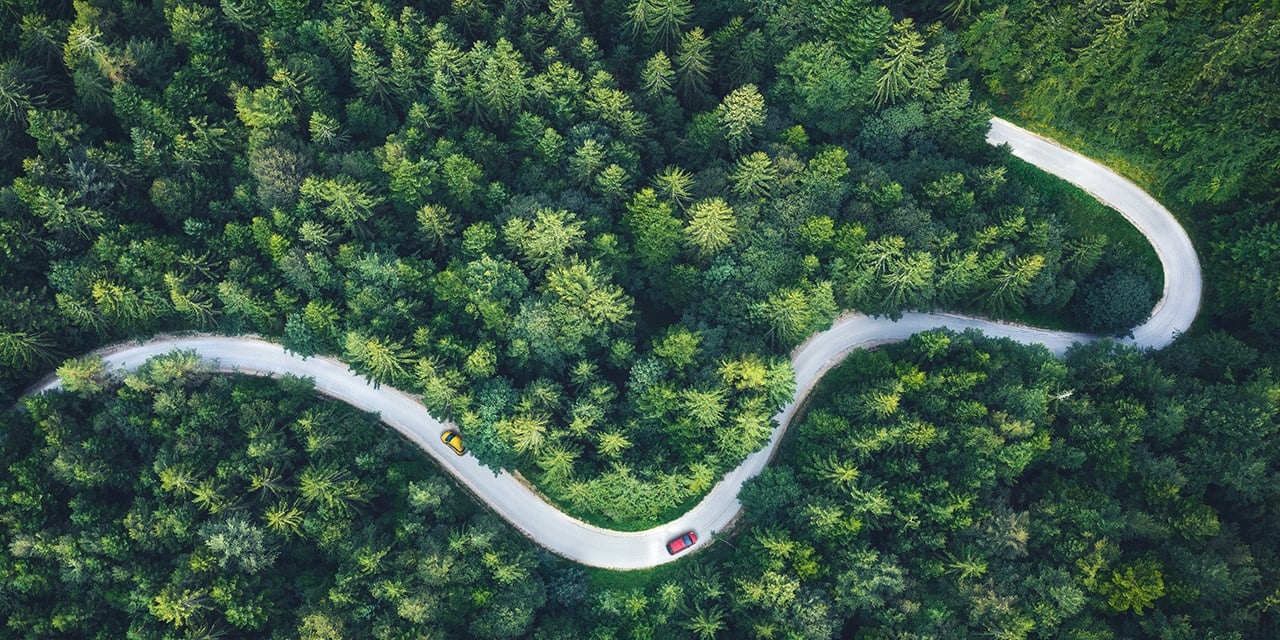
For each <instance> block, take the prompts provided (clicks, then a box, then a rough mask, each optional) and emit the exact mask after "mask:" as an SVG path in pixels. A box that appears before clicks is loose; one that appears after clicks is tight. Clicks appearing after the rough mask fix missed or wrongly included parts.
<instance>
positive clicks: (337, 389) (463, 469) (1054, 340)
mask: <svg viewBox="0 0 1280 640" xmlns="http://www.w3.org/2000/svg"><path fill="white" fill-rule="evenodd" d="M991 123H992V128H991V132H990V133H989V134H988V136H987V140H988V142H990V143H992V144H996V145H999V144H1009V145H1010V146H1011V147H1012V149H1013V153H1014V155H1016V156H1018V157H1020V158H1022V159H1024V160H1026V161H1028V162H1030V163H1032V164H1034V165H1037V166H1039V167H1040V168H1042V169H1044V170H1046V171H1048V172H1050V173H1053V174H1056V175H1058V176H1061V177H1063V178H1065V179H1066V180H1068V181H1070V182H1072V183H1074V184H1076V185H1078V186H1080V187H1081V188H1083V189H1084V190H1085V191H1088V192H1089V193H1091V194H1093V195H1094V196H1096V197H1097V198H1098V199H1099V200H1102V201H1103V202H1104V203H1106V204H1108V205H1110V206H1112V207H1114V208H1116V209H1118V210H1119V211H1120V212H1121V213H1123V214H1124V216H1125V217H1126V218H1128V219H1129V220H1130V221H1131V222H1133V224H1134V226H1136V227H1137V228H1138V229H1140V230H1141V231H1142V232H1143V234H1145V235H1146V236H1147V238H1148V239H1149V240H1150V241H1151V244H1152V245H1153V246H1154V247H1155V249H1156V253H1157V254H1158V255H1159V256H1160V261H1161V263H1162V264H1163V265H1164V281H1165V286H1164V295H1163V297H1161V299H1160V301H1159V302H1158V303H1157V304H1156V307H1155V310H1154V312H1153V314H1152V316H1151V319H1150V320H1148V321H1147V322H1146V323H1145V324H1143V325H1142V326H1141V327H1138V328H1136V329H1135V330H1134V332H1133V338H1132V339H1129V340H1127V342H1129V343H1130V344H1134V345H1137V346H1140V347H1149V348H1160V347H1163V346H1165V345H1167V344H1169V342H1171V341H1172V340H1173V338H1174V337H1175V336H1176V335H1177V333H1179V332H1181V331H1185V330H1186V329H1187V328H1188V327H1189V326H1190V325H1191V322H1192V321H1193V320H1194V319H1195V315H1196V312H1197V310H1198V308H1199V305H1200V294H1201V289H1202V283H1201V277H1200V263H1199V260H1198V259H1197V258H1196V254H1195V250H1194V249H1193V248H1192V246H1191V241H1190V239H1189V238H1188V237H1187V234H1186V232H1185V231H1183V229H1182V227H1180V226H1179V225H1178V223H1177V221H1175V220H1174V219H1173V216H1172V215H1170V214H1169V212H1168V211H1167V210H1166V209H1165V208H1164V207H1162V206H1160V204H1159V203H1158V202H1156V201H1155V200H1154V199H1152V198H1151V197H1150V196H1148V195H1147V194H1146V193H1144V192H1143V191H1142V190H1141V189H1139V188H1138V187H1136V186H1134V185H1133V184H1132V183H1130V182H1128V181H1127V180H1125V179H1123V178H1121V177H1119V176H1117V175H1116V174H1115V173H1113V172H1111V171H1110V170H1108V169H1106V168H1105V167H1103V166H1101V165H1099V164H1097V163H1095V162H1093V161H1091V160H1089V159H1087V158H1085V157H1083V156H1081V155H1079V154H1077V153H1075V152H1073V151H1070V150H1068V149H1065V148H1063V147H1061V146H1058V145H1056V144H1054V143H1053V142H1051V141H1048V140H1045V139H1043V138H1040V137H1038V136H1035V135H1034V134H1031V133H1029V132H1027V131H1025V130H1023V129H1019V128H1018V127H1015V126H1013V125H1011V124H1009V123H1007V122H1005V121H1003V120H1000V119H998V118H994V119H992V121H991ZM938 327H946V328H949V329H955V330H964V329H968V328H971V327H972V328H977V329H981V330H982V331H983V332H985V333H987V334H988V335H994V336H1000V337H1007V338H1012V339H1013V340H1016V341H1018V342H1022V343H1026V344H1044V345H1046V346H1047V347H1048V348H1049V349H1050V350H1051V351H1052V352H1054V353H1055V354H1059V355H1060V354H1062V353H1063V352H1064V351H1066V350H1067V348H1069V347H1070V346H1071V345H1072V344H1074V343H1076V342H1083V341H1088V340H1091V339H1092V337H1091V336H1088V335H1084V334H1074V333H1066V332H1061V331H1051V330H1047V329H1037V328H1035V327H1029V326H1022V325H1014V324H1007V323H998V322H993V321H990V320H986V319H982V318H973V317H966V316H960V315H951V314H943V313H908V314H906V315H905V316H904V317H903V318H902V319H901V320H898V321H892V320H888V319H885V318H871V317H867V316H864V315H861V314H847V315H845V316H842V317H841V318H840V319H839V320H837V321H836V322H835V324H834V325H833V326H832V327H831V328H830V329H828V330H826V331H823V332H821V333H818V334H815V335H814V336H812V337H810V338H809V340H808V341H806V342H805V343H804V344H803V345H801V346H800V347H798V348H797V349H796V350H795V351H794V352H793V353H792V366H793V367H794V368H795V370H796V388H797V390H796V400H794V401H792V403H791V404H789V405H787V406H786V407H785V408H784V409H783V410H782V411H781V412H780V413H779V414H778V415H777V416H776V420H777V422H778V424H779V425H780V426H779V427H777V428H776V429H774V432H773V436H772V438H771V439H770V441H769V446H768V447H766V448H765V449H763V450H761V451H758V452H756V453H755V454H753V455H751V456H749V457H748V458H747V459H746V461H745V462H743V464H742V465H740V466H739V467H738V468H736V469H734V470H733V471H731V472H729V473H728V474H726V475H725V477H724V478H723V479H721V481H720V482H719V484H717V485H716V486H715V487H714V488H713V489H712V490H711V492H710V493H708V494H707V496H706V497H705V498H704V499H703V500H702V502H700V503H698V505H697V506H695V507H694V508H693V509H691V510H690V511H689V512H687V513H685V514H684V515H683V516H681V517H680V518H678V519H676V520H675V521H672V522H669V523H667V524H664V525H662V526H659V527H655V528H653V529H649V530H647V531H638V532H619V531H610V530H607V529H601V528H599V527H594V526H591V525H588V524H586V523H583V522H580V521H578V520H575V519H573V518H570V517H569V516H567V515H565V514H564V513H562V512H560V511H559V510H558V509H556V508H555V507H552V506H551V505H550V504H548V503H547V502H546V501H544V500H543V499H542V498H541V497H540V496H538V495H537V494H536V493H535V492H534V491H532V490H531V489H530V488H529V487H528V486H526V485H525V484H523V483H521V482H520V481H519V480H518V479H517V478H515V477H513V476H512V475H511V474H509V473H502V474H499V475H496V476H495V475H494V473H493V472H492V471H490V470H489V469H486V468H484V467H481V466H480V465H479V464H477V463H476V461H475V459H474V458H472V457H471V456H463V457H458V456H456V455H454V454H453V453H452V452H451V451H450V450H449V449H448V448H447V447H446V446H445V445H444V444H443V443H441V442H440V434H441V433H443V432H444V431H445V430H446V429H448V428H450V427H449V426H447V425H446V424H444V423H442V422H440V421H439V420H436V419H435V418H433V417H431V415H430V414H428V413H427V411H426V409H425V408H424V407H423V406H422V404H421V403H419V402H418V401H417V400H415V399H414V398H413V397H411V396H409V395H408V394H405V393H402V392H400V391H397V390H396V389H393V388H390V387H385V386H384V387H381V388H374V387H373V386H372V385H370V384H369V383H367V382H366V381H365V380H364V379H363V378H361V377H359V376H356V375H355V374H353V373H351V372H350V371H349V370H348V368H347V365H345V364H343V363H341V362H339V361H337V360H335V359H332V358H325V357H312V358H308V359H305V360H304V359H302V358H300V357H298V356H295V355H292V354H289V353H287V352H285V351H284V349H283V348H282V347H281V346H280V345H278V344H274V343H271V342H266V341H264V340H260V339H257V338H251V337H223V336H189V337H173V338H161V339H156V340H153V341H149V342H145V343H142V344H124V345H116V346H115V347H111V348H108V349H105V350H103V351H101V352H99V353H100V354H101V355H102V356H103V359H104V360H105V361H106V362H107V363H108V364H109V365H111V366H114V367H119V368H124V369H128V368H132V367H136V366H137V365H139V364H141V363H142V362H144V361H146V360H147V359H148V358H151V357H153V356H156V355H160V354H163V353H167V352H169V351H171V350H174V349H183V350H186V349H190V350H195V351H196V352H198V353H200V354H201V356H202V357H203V358H204V359H205V360H206V361H207V362H209V363H210V364H211V365H212V366H214V367H215V368H216V369H217V370H220V371H239V372H242V373H251V374H258V375H274V376H280V375H285V374H292V375H296V376H305V377H310V378H313V379H315V383H316V389H317V390H318V391H320V392H321V393H324V394H325V395H327V396H330V397H333V398H336V399H338V400H342V401H343V402H346V403H348V404H351V405H353V406H355V407H358V408H360V409H363V410H366V411H371V412H375V413H378V414H380V415H381V418H382V421H383V422H385V423H386V424H388V425H390V426H391V427H393V428H395V429H396V430H397V431H399V432H401V433H403V434H404V435H405V436H406V437H408V438H409V439H410V440H412V441H413V442H415V443H417V444H418V446H420V447H422V449H423V450H424V451H425V452H426V453H427V454H428V455H430V456H432V457H433V458H435V460H436V461H437V462H439V463H440V465H441V466H442V467H443V468H444V469H445V470H446V471H448V472H449V473H451V474H453V476H454V477H456V478H457V479H458V481H459V482H461V483H462V484H464V485H466V486H467V487H468V488H469V489H470V490H471V491H472V492H473V493H475V494H476V495H477V496H479V497H480V499H481V500H483V501H484V502H485V503H487V504H488V505H489V507H490V508H492V509H493V510H494V511H495V512H496V513H497V514H498V515H500V516H501V517H503V518H504V519H506V520H507V521H508V522H510V523H511V524H512V525H513V526H515V527H516V528H517V529H519V530H520V531H522V532H524V534H525V535H527V536H529V538H531V539H532V540H533V541H534V542H537V543H538V544H540V545H542V546H544V547H546V548H547V549H550V550H551V551H553V552H555V553H557V554H559V555H561V556H564V557H566V558H569V559H571V560H575V561H577V562H581V563H583V564H587V565H592V566H597V567H606V568H612V569H642V568H648V567H653V566H656V565H659V564H663V563H666V562H671V561H673V560H675V559H678V558H680V557H683V556H684V555H687V554H688V553H692V552H696V551H697V550H698V549H700V548H703V547H705V546H706V545H707V544H708V543H710V542H711V541H712V540H713V539H714V538H715V534H716V532H718V531H722V530H724V529H725V527H727V526H728V525H729V524H730V523H731V522H732V521H733V519H734V518H735V517H737V515H738V513H739V511H741V507H742V506H741V504H740V503H739V502H738V499H737V496H738V491H739V489H741V487H742V484H743V482H745V481H746V480H747V479H749V478H751V477H753V476H755V475H756V474H758V473H759V472H760V470H761V469H763V468H764V466H765V465H766V464H767V463H768V461H769V458H770V457H771V456H772V455H773V452H774V451H775V449H776V447H777V445H778V442H779V441H780V440H781V438H782V435H783V432H784V431H785V430H786V425H787V424H788V423H789V422H790V420H791V418H792V416H793V415H794V412H795V408H796V406H797V402H798V401H799V400H802V399H803V398H804V397H805V396H807V395H808V394H809V392H810V391H811V390H812V389H813V386H814V384H815V383H816V382H817V381H818V379H819V378H821V376H822V374H823V373H824V372H825V371H827V370H828V369H829V368H831V367H832V366H834V365H835V364H836V363H838V362H839V361H840V360H841V359H842V358H843V357H844V356H845V355H846V354H848V353H849V352H850V351H852V350H853V349H857V348H860V347H866V346H872V345H877V344H882V343H886V342H893V341H897V340H902V339H905V338H907V337H909V336H911V335H912V334H915V333H918V332H920V331H924V330H928V329H933V328H938ZM57 384H58V382H57V381H56V380H53V381H50V382H49V383H48V384H46V385H44V387H43V389H49V388H53V387H56V386H57ZM463 435H464V441H465V434H463ZM686 531H696V532H697V533H698V536H699V541H698V543H697V545H695V547H694V549H693V550H692V551H691V552H686V553H685V554H682V555H681V556H676V557H672V556H669V555H668V554H667V552H666V548H665V545H666V543H667V542H668V541H670V540H672V539H673V538H675V537H677V536H679V535H680V534H682V533H684V532H686Z"/></svg>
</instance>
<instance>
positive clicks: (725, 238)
mask: <svg viewBox="0 0 1280 640" xmlns="http://www.w3.org/2000/svg"><path fill="white" fill-rule="evenodd" d="M737 225H738V223H737V219H736V218H735V217H734V215H733V209H732V208H731V207H729V205H728V203H726V202H725V201H724V200H721V199H720V198H709V199H706V200H701V201H699V202H697V203H695V204H694V205H693V206H692V207H689V224H688V226H686V227H685V241H686V242H687V243H688V245H689V248H690V249H692V250H693V252H694V253H695V254H697V255H698V256H699V257H701V258H710V257H712V256H714V255H715V254H717V253H719V252H720V251H722V250H723V249H724V248H725V247H728V246H729V244H730V243H732V242H733V235H734V233H735V232H736V231H737Z"/></svg>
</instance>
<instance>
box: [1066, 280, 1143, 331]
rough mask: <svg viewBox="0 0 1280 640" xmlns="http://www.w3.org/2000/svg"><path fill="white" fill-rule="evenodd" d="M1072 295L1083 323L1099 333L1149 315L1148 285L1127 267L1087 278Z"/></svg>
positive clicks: (1133, 323) (1119, 328) (1130, 324)
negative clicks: (1074, 294) (1076, 301)
mask: <svg viewBox="0 0 1280 640" xmlns="http://www.w3.org/2000/svg"><path fill="white" fill-rule="evenodd" d="M1075 299H1076V300H1078V303H1077V306H1076V310H1077V313H1079V314H1080V318H1081V322H1082V323H1083V324H1084V326H1085V327H1087V328H1089V330H1091V331H1096V332H1098V333H1102V334H1114V333H1123V332H1125V331H1127V330H1129V329H1130V328H1131V327H1135V326H1137V325H1140V324H1142V322H1143V321H1144V320H1146V319H1147V316H1149V315H1151V311H1150V309H1151V285H1150V283H1148V282H1147V281H1146V280H1145V279H1144V278H1143V277H1142V276H1140V275H1138V274H1137V273H1136V272H1135V271H1133V270H1130V269H1123V268H1122V269H1118V270H1116V271H1112V272H1111V273H1108V274H1106V275H1104V276H1101V277H1096V278H1093V279H1091V280H1089V281H1086V282H1085V283H1084V284H1083V285H1082V286H1081V287H1080V289H1079V290H1077V291H1076V296H1075Z"/></svg>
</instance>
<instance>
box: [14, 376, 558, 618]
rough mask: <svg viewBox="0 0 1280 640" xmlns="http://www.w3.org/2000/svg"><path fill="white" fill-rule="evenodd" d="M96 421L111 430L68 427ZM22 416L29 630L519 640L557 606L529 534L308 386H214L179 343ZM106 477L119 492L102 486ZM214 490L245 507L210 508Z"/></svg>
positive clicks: (19, 605)
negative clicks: (94, 477)
mask: <svg viewBox="0 0 1280 640" xmlns="http://www.w3.org/2000/svg"><path fill="white" fill-rule="evenodd" d="M78 419H88V420H90V421H92V422H93V423H95V424H96V425H97V426H96V427H95V428H94V429H89V430H85V429H68V428H66V427H65V425H68V424H69V423H70V422H71V421H72V420H78ZM6 424H8V425H10V427H11V429H10V431H9V432H8V433H7V438H6V445H5V447H3V448H2V449H0V455H2V456H3V460H4V463H5V464H6V466H7V467H10V466H11V467H12V468H14V469H19V470H20V471H19V472H18V473H17V474H13V475H6V477H5V479H4V480H3V481H0V484H3V485H4V489H5V495H6V496H11V497H17V498H18V500H17V501H14V500H11V499H10V498H9V497H6V498H5V500H4V501H3V502H0V504H3V509H2V510H0V513H3V516H4V517H3V526H4V528H5V536H6V539H10V540H12V541H13V544H12V545H11V546H7V547H6V551H5V553H4V554H0V574H3V575H4V576H6V581H5V586H4V587H3V593H4V596H5V601H4V602H5V604H4V605H3V606H4V607H5V610H6V613H7V615H6V620H7V625H8V629H9V632H10V633H13V634H17V635H19V636H28V635H31V636H34V635H41V634H44V633H47V632H48V633H57V634H66V635H72V636H77V637H123V636H125V635H129V634H139V633H141V634H146V635H148V636H154V637H163V636H165V635H175V634H176V635H179V636H184V637H207V635H208V634H209V633H210V632H211V631H213V630H223V631H225V633H228V634H234V635H236V636H237V637H245V638H266V637H270V636H271V635H272V634H274V633H278V630H279V629H282V628H290V627H292V626H294V625H297V627H298V629H299V632H300V633H302V634H304V635H307V636H308V637H326V635H328V636H329V637H332V634H337V633H339V632H340V631H341V630H342V629H356V628H359V626H360V624H359V623H358V622H357V621H358V620H364V621H365V622H364V624H366V625H368V626H372V627H376V628H377V629H379V631H378V632H377V633H376V634H375V635H384V634H392V635H402V634H408V633H411V632H413V631H414V630H415V629H417V630H420V629H421V628H422V626H421V625H430V627H431V628H432V629H435V630H438V631H439V632H440V633H444V634H446V635H450V636H463V635H466V634H469V633H474V634H477V635H481V634H483V635H485V636H486V637H519V636H523V635H526V634H528V633H529V632H530V631H531V628H532V625H533V621H534V614H535V613H536V612H537V611H539V610H540V609H542V607H543V603H544V602H545V595H544V594H545V587H544V580H545V578H544V577H543V574H542V571H543V569H542V568H541V567H540V566H539V564H538V563H537V562H536V561H535V560H534V558H535V556H534V554H533V552H532V549H531V545H530V543H529V542H528V541H527V540H525V539H524V538H523V537H521V536H520V535H519V534H517V533H515V532H514V531H512V530H510V529H508V528H506V527H504V526H501V525H499V524H497V523H496V522H495V521H494V520H493V518H492V517H490V516H485V515H478V514H476V513H475V508H474V507H473V506H472V504H471V503H470V502H469V501H468V500H466V499H462V500H459V499H458V496H457V495H455V494H456V492H455V490H454V489H453V487H452V485H451V484H450V483H448V482H446V481H445V480H444V479H442V477H440V476H439V475H437V474H435V473H434V472H432V471H430V470H429V469H430V465H429V464H427V463H425V462H424V461H423V459H422V454H421V452H418V451H417V450H416V449H414V448H413V447H412V446H411V445H409V444H408V443H406V442H404V441H403V440H402V439H400V438H399V437H398V436H395V435H393V434H390V433H388V432H387V431H386V430H384V429H381V428H379V426H378V425H377V422H376V420H375V419H374V418H373V417H372V416H369V415H366V414H362V413H359V412H356V411H355V410H352V409H350V408H349V407H346V406H345V405H331V404H327V403H323V402H320V401H318V400H317V399H316V397H315V390H314V388H313V387H312V386H311V385H310V384H309V383H307V382H305V381H301V380H297V379H284V380H281V381H272V380H257V379H245V378H229V377H211V376H208V375H205V374H203V373H202V372H200V371H199V369H198V367H196V366H195V365H194V364H193V362H192V359H191V358H190V357H188V356H183V355H180V354H176V355H170V356H165V357H164V358H162V359H157V360H152V361H151V362H149V363H147V364H145V365H143V366H142V367H141V368H140V369H139V370H138V371H137V372H136V373H133V374H131V375H130V376H129V377H127V378H124V379H119V378H116V379H111V380H105V381H102V385H101V386H100V387H99V388H97V389H87V388H82V389H80V391H78V392H77V393H76V394H70V393H57V394H52V395H46V396H41V397H38V398H32V399H30V400H29V401H28V403H27V410H26V411H15V410H11V411H10V413H9V414H8V416H7V419H6ZM46 454H47V455H46ZM101 469H111V474H112V476H113V478H114V480H113V481H112V483H111V488H110V489H105V488H104V489H97V488H94V487H93V486H91V485H89V484H86V483H85V482H84V480H86V479H88V477H89V474H90V473H92V472H94V471H95V470H101ZM215 486H216V489H212V487H215ZM209 491H213V492H214V493H217V494H218V496H219V498H218V499H220V500H222V501H224V502H225V503H227V504H228V505H235V506H234V507H232V508H228V509H225V510H222V511H220V512H219V513H216V514H212V513H208V512H207V511H208V510H207V509H204V508H202V505H205V504H208V500H207V499H206V495H205V494H206V493H208V492H209ZM32 492H38V493H39V494H40V495H41V496H42V498H41V499H39V500H27V499H26V498H24V497H23V496H33V497H34V495H35V494H34V493H32ZM353 493H359V500H358V505H359V506H357V507H356V508H354V509H348V508H345V507H342V506H340V505H341V504H342V503H343V502H345V501H349V500H351V497H352V495H353ZM326 496H327V497H326ZM329 498H333V499H334V500H336V501H337V502H332V501H330V500H329ZM69 603H74V604H69ZM316 603H324V604H323V605H322V609H321V610H317V609H314V607H316V606H317V605H316ZM446 605H447V606H448V607H449V608H450V609H451V610H456V611H459V612H461V613H463V614H464V615H461V616H456V617H455V616H450V615H445V614H444V613H443V611H444V610H443V609H442V608H441V607H444V606H446ZM475 620H483V621H484V622H482V623H476V622H475Z"/></svg>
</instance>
